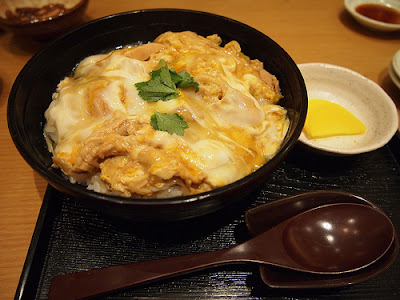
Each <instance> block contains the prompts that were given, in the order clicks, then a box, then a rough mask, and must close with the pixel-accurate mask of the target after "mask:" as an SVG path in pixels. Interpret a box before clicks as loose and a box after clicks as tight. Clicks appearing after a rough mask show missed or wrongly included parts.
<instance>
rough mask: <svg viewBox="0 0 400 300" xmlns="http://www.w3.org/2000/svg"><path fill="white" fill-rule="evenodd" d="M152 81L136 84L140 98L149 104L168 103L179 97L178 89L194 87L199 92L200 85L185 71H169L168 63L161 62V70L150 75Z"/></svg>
mask: <svg viewBox="0 0 400 300" xmlns="http://www.w3.org/2000/svg"><path fill="white" fill-rule="evenodd" d="M149 75H150V76H151V79H150V80H149V81H145V82H138V83H136V84H135V86H136V88H137V89H138V91H139V96H140V97H141V98H142V99H144V100H146V101H149V102H155V101H159V100H162V101H167V100H171V99H175V98H178V97H179V92H178V90H177V87H179V88H186V87H190V86H193V87H195V88H196V92H197V91H198V90H199V84H198V83H197V82H195V81H194V78H193V77H192V76H190V74H189V73H188V72H186V71H185V70H183V71H181V72H179V73H176V71H175V70H174V69H168V67H167V65H166V63H165V62H164V61H163V60H161V61H160V63H159V68H158V69H157V70H154V71H152V72H150V73H149Z"/></svg>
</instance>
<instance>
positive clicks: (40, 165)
mask: <svg viewBox="0 0 400 300" xmlns="http://www.w3.org/2000/svg"><path fill="white" fill-rule="evenodd" d="M184 30H191V31H194V32H196V33H198V34H200V35H203V36H207V35H210V34H214V33H217V34H218V35H219V36H221V38H222V40H223V43H227V42H229V41H231V40H236V41H238V42H239V43H240V45H241V47H242V51H243V52H244V53H245V54H246V55H248V56H249V57H250V58H252V59H255V58H258V59H259V60H261V61H262V62H264V66H265V68H266V69H267V70H268V71H269V72H271V73H272V74H274V75H275V76H276V77H277V78H278V80H279V82H280V86H281V92H282V94H283V96H284V98H283V99H282V100H281V102H280V104H281V105H282V106H284V107H285V108H287V110H288V112H289V118H290V127H289V131H288V133H287V136H286V138H285V140H284V142H283V145H282V147H281V149H280V150H279V152H278V153H277V155H276V156H275V157H274V158H273V159H272V160H271V161H269V162H268V163H267V164H265V165H264V166H262V167H261V168H260V169H258V170H257V171H255V172H253V173H252V174H250V175H248V176H246V177H245V178H243V179H241V180H239V181H237V182H234V183H232V184H229V185H227V186H224V187H222V188H218V189H215V190H212V191H209V192H205V193H202V194H197V195H192V196H185V197H175V198H167V199H137V198H123V197H117V196H110V195H104V194H100V193H96V192H93V191H89V190H87V189H86V188H85V187H84V186H81V185H77V184H71V183H70V182H69V181H68V180H67V179H66V178H65V177H64V176H63V175H62V174H61V172H60V171H59V170H56V169H53V168H51V164H52V159H51V153H50V152H49V151H48V149H47V146H46V142H45V139H44V137H43V126H44V123H45V119H44V111H45V110H46V109H47V107H48V106H49V104H50V102H51V99H52V97H51V96H52V93H53V92H54V91H55V89H56V86H57V84H58V83H59V81H60V80H61V79H63V78H64V77H65V76H66V75H70V74H71V71H72V70H73V68H74V67H75V66H76V64H77V63H79V62H80V61H81V60H82V59H83V58H85V57H87V56H89V55H93V54H98V53H101V52H104V51H109V50H111V49H114V48H116V47H119V46H122V45H127V44H134V43H138V42H148V41H152V40H153V39H154V38H156V37H157V36H158V35H159V34H161V33H163V32H165V31H184ZM7 109H8V111H7V117H8V126H9V130H10V133H11V137H12V139H13V141H14V143H15V145H16V147H17V149H18V150H19V152H20V154H21V155H22V156H23V157H24V159H25V160H26V161H27V162H28V164H29V165H30V166H31V167H32V168H33V169H34V170H36V171H37V172H38V173H39V174H40V175H41V176H43V177H44V178H45V179H46V180H47V181H48V182H49V183H50V184H51V185H52V186H54V187H55V188H56V189H58V190H60V191H62V192H65V193H67V194H69V195H72V196H73V197H76V198H79V199H81V201H83V202H85V203H87V204H88V205H90V206H92V207H95V208H97V209H100V210H101V211H102V212H104V213H107V214H109V215H112V216H117V217H122V218H127V219H131V220H135V221H177V220H183V219H189V218H194V217H198V216H204V215H206V214H209V213H212V212H217V211H219V210H220V209H222V208H226V207H228V206H230V205H233V204H234V203H235V202H236V203H237V201H240V200H241V199H243V198H244V197H246V195H249V194H250V192H251V191H254V189H255V188H257V187H258V186H260V184H262V183H263V182H265V181H266V179H267V176H268V175H269V174H270V173H271V172H272V171H273V170H274V169H275V168H276V167H277V166H278V164H279V163H280V162H281V161H282V160H283V159H284V157H285V156H286V155H287V154H288V152H289V151H290V150H291V149H292V147H293V146H294V144H295V143H296V141H297V139H298V137H299V135H300V133H301V131H302V128H303V125H304V121H305V117H306V113H307V92H306V88H305V84H304V81H303V78H302V76H301V73H300V71H299V70H298V68H297V66H296V64H295V63H294V62H293V60H292V59H291V58H290V56H289V55H288V54H287V53H286V52H285V51H284V50H283V49H282V48H281V47H280V46H279V45H278V44H276V43H275V42H274V41H273V40H271V39H270V38H269V37H267V36H266V35H264V34H263V33H261V32H259V31H257V30H255V29H254V28H251V27H249V26H247V25H245V24H242V23H240V22H237V21H235V20H232V19H229V18H226V17H223V16H218V15H214V14H210V13H205V12H198V11H189V10H180V9H153V10H141V11H132V12H126V13H121V14H117V15H112V16H108V17H104V18H101V19H98V20H95V21H92V22H89V23H87V24H84V25H82V26H80V27H79V28H77V29H75V30H73V31H70V32H69V33H67V34H65V35H64V36H62V37H60V38H59V39H57V40H55V41H54V42H52V43H51V44H49V45H48V46H47V47H46V48H45V49H43V50H42V51H41V52H39V53H38V54H36V55H35V56H34V57H33V58H32V59H31V60H30V61H29V62H28V63H27V64H26V65H25V67H24V68H23V69H22V71H21V72H20V74H19V75H18V77H17V79H16V81H15V83H14V85H13V87H12V90H11V93H10V96H9V100H8V108H7Z"/></svg>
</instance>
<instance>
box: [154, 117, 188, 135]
mask: <svg viewBox="0 0 400 300" xmlns="http://www.w3.org/2000/svg"><path fill="white" fill-rule="evenodd" d="M150 124H151V126H153V128H154V129H156V130H161V131H166V132H168V133H169V134H174V133H176V134H178V135H181V136H183V133H184V130H185V129H186V128H189V126H188V124H187V123H186V121H185V120H184V118H183V117H182V116H181V115H179V114H177V113H175V114H164V113H159V112H157V111H155V112H154V114H153V115H152V116H151V118H150Z"/></svg>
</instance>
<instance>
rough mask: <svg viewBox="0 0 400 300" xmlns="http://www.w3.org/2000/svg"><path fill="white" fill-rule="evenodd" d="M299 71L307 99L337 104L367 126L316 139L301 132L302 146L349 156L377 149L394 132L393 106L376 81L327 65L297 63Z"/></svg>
mask: <svg viewBox="0 0 400 300" xmlns="http://www.w3.org/2000/svg"><path fill="white" fill-rule="evenodd" d="M299 68H300V71H301V73H302V75H303V78H304V81H305V83H306V88H307V94H308V99H309V100H310V99H323V100H327V101H329V102H333V103H336V104H339V105H340V106H342V107H344V108H345V109H346V110H348V111H349V112H350V113H352V114H353V115H354V116H355V117H356V118H357V119H358V120H360V121H361V122H362V123H363V124H364V125H365V127H366V131H365V132H364V133H362V134H356V135H339V136H332V137H326V138H318V139H309V138H307V136H306V135H305V133H304V131H303V132H302V134H301V135H300V138H299V140H300V141H301V142H302V143H304V144H305V145H307V146H309V147H312V148H314V149H316V150H318V151H322V152H326V153H330V154H336V155H351V154H359V153H364V152H369V151H373V150H376V149H378V148H380V147H382V146H384V145H385V144H386V143H387V142H389V140H390V139H391V138H392V137H393V135H394V134H395V133H396V131H397V128H398V115H397V110H396V106H395V104H394V102H393V100H392V99H391V98H390V97H389V96H388V95H387V94H386V92H385V91H384V90H383V89H382V88H381V87H380V86H379V85H377V84H376V83H375V82H373V81H372V80H370V79H368V78H366V77H364V76H362V75H360V74H359V73H356V72H354V71H352V70H349V69H346V68H343V67H340V66H335V65H330V64H324V63H308V64H300V65H299ZM332 126H335V124H332Z"/></svg>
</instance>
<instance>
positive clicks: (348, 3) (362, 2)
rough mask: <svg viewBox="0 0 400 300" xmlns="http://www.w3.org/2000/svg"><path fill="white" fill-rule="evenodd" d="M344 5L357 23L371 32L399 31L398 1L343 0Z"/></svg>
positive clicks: (399, 7) (399, 8)
mask: <svg viewBox="0 0 400 300" xmlns="http://www.w3.org/2000/svg"><path fill="white" fill-rule="evenodd" d="M344 5H345V8H346V10H347V11H348V12H349V13H350V14H351V15H352V16H353V18H354V19H355V20H356V21H357V22H359V23H360V24H362V25H364V26H366V27H368V28H370V29H372V30H376V31H387V32H389V31H396V30H400V1H399V0H345V1H344Z"/></svg>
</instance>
